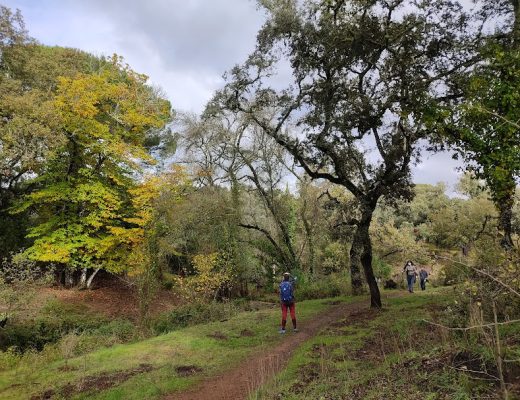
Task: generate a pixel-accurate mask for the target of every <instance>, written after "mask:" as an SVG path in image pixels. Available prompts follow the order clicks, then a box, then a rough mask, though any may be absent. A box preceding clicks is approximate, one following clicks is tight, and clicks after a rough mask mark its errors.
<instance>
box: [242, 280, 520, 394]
mask: <svg viewBox="0 0 520 400" xmlns="http://www.w3.org/2000/svg"><path fill="white" fill-rule="evenodd" d="M452 293H453V291H452V290H451V289H449V288H444V289H441V290H435V291H428V292H426V293H416V294H414V295H406V296H405V297H401V298H394V299H390V300H389V304H388V307H387V308H386V309H385V310H384V311H383V312H380V313H372V314H371V315H370V316H369V317H368V318H360V319H358V320H357V321H353V322H352V321H351V323H350V325H346V324H341V323H339V324H334V326H331V327H329V328H328V329H325V330H323V331H322V333H321V334H320V335H317V336H315V337H314V338H313V339H312V340H310V341H308V342H307V343H306V344H305V345H304V346H302V347H301V348H300V349H299V350H298V351H297V352H296V353H295V355H294V356H293V358H292V359H291V361H290V362H289V365H288V367H287V368H286V369H285V370H284V371H282V373H280V374H279V375H278V376H277V377H276V378H275V379H274V380H273V381H272V382H270V383H269V384H267V385H266V386H264V387H262V388H261V389H260V390H258V391H257V392H256V393H255V394H254V395H252V396H251V399H280V398H283V399H287V400H289V399H294V400H296V399H298V400H302V399H312V400H315V399H319V400H332V399H344V398H348V399H351V400H355V399H388V398H392V399H396V400H397V399H410V400H411V399H414V400H415V399H430V400H433V399H470V398H486V399H494V398H499V396H498V387H497V386H496V385H493V383H491V382H490V381H489V380H483V379H482V378H489V376H487V377H486V376H482V375H480V376H475V375H473V377H472V378H473V379H470V375H469V374H468V373H466V372H464V371H463V369H464V368H468V366H469V368H468V369H471V368H473V367H472V365H471V361H470V360H471V359H473V356H474V355H475V354H477V355H478V350H477V349H476V348H472V347H471V346H468V342H467V341H466V339H464V338H460V337H459V338H455V342H453V339H454V338H453V337H448V336H447V333H446V332H445V331H443V330H439V329H435V328H434V327H432V326H431V325H428V324H426V323H424V322H422V321H421V320H422V319H428V320H435V319H437V317H438V316H439V315H440V314H442V312H443V310H444V309H445V308H446V307H447V306H448V304H449V303H450V302H451V301H452V300H453V295H452ZM342 325H343V326H342ZM517 334H518V332H517ZM454 343H456V344H455V345H454ZM454 346H456V347H454ZM471 352H473V354H471ZM456 354H459V355H462V356H461V359H460V360H458V361H457V359H456V358H455V359H454V357H459V356H454V355H456ZM465 354H470V355H471V357H467V356H465ZM473 363H475V361H473ZM487 365H488V367H489V366H490V365H491V367H493V366H492V363H488V364H487ZM479 367H480V366H478V365H477V366H475V368H479ZM490 373H492V372H491V371H490ZM475 378H478V379H475ZM513 396H514V395H513ZM512 398H516V397H512Z"/></svg>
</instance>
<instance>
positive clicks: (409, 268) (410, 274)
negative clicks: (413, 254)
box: [403, 261, 417, 293]
mask: <svg viewBox="0 0 520 400" xmlns="http://www.w3.org/2000/svg"><path fill="white" fill-rule="evenodd" d="M403 271H404V272H405V273H406V281H407V283H408V291H409V292H410V293H413V286H414V285H415V279H416V276H417V268H415V264H414V263H413V262H412V261H407V262H406V264H405V265H404V268H403Z"/></svg>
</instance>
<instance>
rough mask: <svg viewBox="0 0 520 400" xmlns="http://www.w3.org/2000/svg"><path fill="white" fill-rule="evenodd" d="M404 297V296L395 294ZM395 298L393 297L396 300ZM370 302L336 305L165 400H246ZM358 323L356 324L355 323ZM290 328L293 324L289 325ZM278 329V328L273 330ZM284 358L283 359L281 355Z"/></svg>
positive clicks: (365, 307) (358, 313)
mask: <svg viewBox="0 0 520 400" xmlns="http://www.w3.org/2000/svg"><path fill="white" fill-rule="evenodd" d="M395 295H397V296H400V295H402V294H401V293H395ZM395 295H393V296H391V297H395ZM368 307H369V302H368V300H365V301H361V302H356V303H351V304H346V303H340V304H338V305H334V306H332V307H330V308H328V309H327V310H325V311H324V312H322V313H321V314H320V315H318V316H316V317H314V318H313V319H311V320H308V321H306V322H305V323H304V324H302V326H300V328H301V330H300V332H297V333H292V331H291V330H290V329H288V330H287V333H286V334H285V337H284V338H283V339H282V341H281V342H280V343H277V344H276V346H274V347H273V348H271V349H269V350H267V349H262V350H261V351H259V352H257V353H254V354H252V355H251V356H249V357H248V358H247V359H245V360H244V361H242V362H241V363H240V364H238V365H237V366H235V367H234V368H232V369H229V370H226V371H223V373H222V374H219V375H216V376H212V377H210V378H209V379H207V380H205V381H203V382H201V383H200V384H199V385H198V386H196V387H195V388H193V389H191V390H190V391H186V392H181V393H172V394H170V395H167V396H165V397H164V398H163V399H164V400H245V399H247V397H248V396H249V394H251V393H252V392H253V391H255V390H256V389H258V388H259V387H260V386H261V385H263V384H264V383H266V382H267V381H268V380H269V379H270V378H272V377H273V376H274V375H276V374H277V373H278V372H280V371H281V370H282V369H283V368H284V367H285V366H286V364H287V362H288V360H289V359H290V356H291V354H292V352H293V351H294V350H295V349H297V348H298V347H299V346H300V345H302V343H303V342H305V341H306V340H308V339H310V338H312V337H313V336H315V335H316V334H317V333H318V332H319V331H320V330H322V329H323V328H326V327H328V326H329V325H330V324H332V323H333V322H336V321H338V320H340V319H344V318H347V324H348V317H349V316H352V317H354V318H353V319H359V317H360V315H362V314H361V311H362V310H368ZM352 322H354V321H352ZM288 325H290V321H289V322H288ZM273 329H274V328H273ZM281 355H282V356H281Z"/></svg>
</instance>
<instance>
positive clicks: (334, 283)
mask: <svg viewBox="0 0 520 400" xmlns="http://www.w3.org/2000/svg"><path fill="white" fill-rule="evenodd" d="M350 292H351V291H350V279H349V276H348V274H345V273H337V274H330V275H324V276H311V277H308V276H302V277H301V278H300V279H299V280H298V281H297V283H296V287H295V296H296V299H297V300H298V301H300V300H308V299H321V298H326V297H336V296H345V295H348V294H350Z"/></svg>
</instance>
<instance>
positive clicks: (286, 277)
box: [283, 272, 291, 281]
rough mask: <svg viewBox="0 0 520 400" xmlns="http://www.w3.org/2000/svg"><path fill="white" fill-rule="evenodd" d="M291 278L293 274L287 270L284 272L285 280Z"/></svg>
mask: <svg viewBox="0 0 520 400" xmlns="http://www.w3.org/2000/svg"><path fill="white" fill-rule="evenodd" d="M289 279H291V274H290V273H289V272H285V273H284V274H283V280H284V281H288V280H289Z"/></svg>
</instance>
